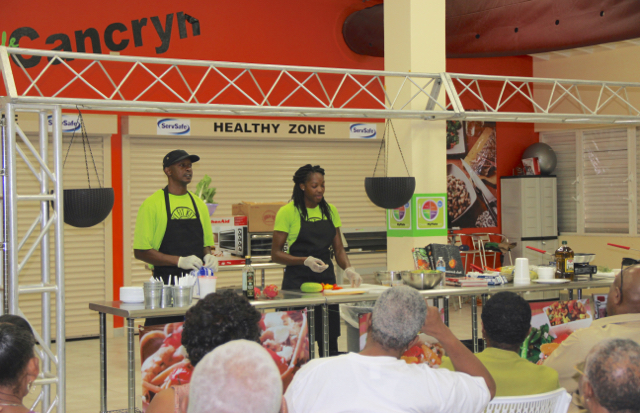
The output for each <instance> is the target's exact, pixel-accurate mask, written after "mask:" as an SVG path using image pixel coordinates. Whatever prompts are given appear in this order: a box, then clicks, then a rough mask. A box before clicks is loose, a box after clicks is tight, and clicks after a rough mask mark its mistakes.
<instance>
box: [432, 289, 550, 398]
mask: <svg viewBox="0 0 640 413" xmlns="http://www.w3.org/2000/svg"><path fill="white" fill-rule="evenodd" d="M530 330H531V307H530V306H529V303H527V301H526V300H525V299H524V298H522V297H520V296H519V295H518V294H515V293H512V292H509V291H503V292H499V293H498V294H495V295H493V296H491V298H490V299H489V300H488V301H487V302H486V304H485V305H484V307H483V308H482V334H483V336H484V339H485V340H486V343H487V348H486V349H485V350H484V351H483V352H481V353H479V354H477V356H478V359H480V361H481V362H482V363H483V364H484V365H485V367H486V368H487V370H489V373H491V375H492V376H493V379H494V380H495V382H496V397H505V396H527V395H531V394H540V393H546V392H549V391H552V390H556V389H558V388H560V383H559V381H558V372H557V371H555V370H553V369H551V368H549V367H545V366H538V365H536V364H533V363H531V362H530V361H528V360H527V359H523V358H521V357H520V346H521V345H522V343H523V342H524V340H525V339H526V338H527V336H528V335H529V331H530ZM440 367H441V368H445V369H448V370H452V371H453V370H454V368H453V365H452V363H451V360H450V359H449V358H448V357H443V359H442V365H441V366H440Z"/></svg>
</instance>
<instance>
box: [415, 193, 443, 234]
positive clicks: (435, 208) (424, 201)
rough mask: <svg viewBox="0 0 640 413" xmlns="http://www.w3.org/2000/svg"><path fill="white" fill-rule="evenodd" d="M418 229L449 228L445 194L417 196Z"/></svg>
mask: <svg viewBox="0 0 640 413" xmlns="http://www.w3.org/2000/svg"><path fill="white" fill-rule="evenodd" d="M415 205H416V211H419V213H418V214H417V215H418V229H419V230H420V229H444V230H446V229H447V222H446V220H445V216H446V214H447V207H446V205H447V198H446V197H443V196H418V197H416V204H415Z"/></svg>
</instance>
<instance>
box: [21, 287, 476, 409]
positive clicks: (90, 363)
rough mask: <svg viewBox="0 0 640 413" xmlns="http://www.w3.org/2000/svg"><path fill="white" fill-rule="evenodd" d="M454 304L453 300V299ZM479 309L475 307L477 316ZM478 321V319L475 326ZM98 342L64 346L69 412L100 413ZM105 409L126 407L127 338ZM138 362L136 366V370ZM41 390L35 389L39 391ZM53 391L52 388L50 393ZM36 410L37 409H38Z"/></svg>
mask: <svg viewBox="0 0 640 413" xmlns="http://www.w3.org/2000/svg"><path fill="white" fill-rule="evenodd" d="M452 301H453V300H452ZM457 308H458V307H457V299H456V306H455V308H454V306H453V303H451V307H450V312H449V314H450V315H449V317H450V326H451V329H452V331H453V332H454V334H455V335H456V336H457V337H458V338H459V339H461V340H464V339H470V338H471V307H470V305H469V304H465V305H463V307H462V310H457ZM480 311H481V307H478V315H479V314H480ZM479 325H480V318H479V317H478V326H479ZM345 329H346V327H345V325H344V323H343V334H342V336H341V337H340V341H339V347H340V350H341V351H346V349H347V341H346V333H345ZM135 344H136V348H135V352H136V355H137V354H139V347H138V338H137V337H136V340H135ZM99 354H100V343H99V341H98V340H97V339H92V340H82V341H72V342H68V343H67V363H66V367H67V386H66V388H67V392H66V399H67V400H66V402H67V409H66V411H67V412H68V413H87V412H96V413H97V412H99V411H100V377H99V373H100V365H99V358H98V357H99ZM107 360H108V365H107V375H108V376H107V377H108V379H107V381H108V390H107V400H108V402H107V409H108V410H119V409H125V408H126V407H127V365H126V362H127V352H126V338H125V337H116V338H110V339H108V340H107ZM138 363H139V361H137V363H136V367H139V364H138ZM139 387H140V369H139V368H137V369H136V395H137V397H136V399H137V405H138V408H140V406H141V402H140V399H139V395H140V388H139ZM39 390H40V389H36V391H39ZM52 391H55V388H54V389H53V390H52ZM36 396H37V392H34V393H33V394H31V395H30V396H29V397H28V399H29V400H25V404H26V405H27V406H29V404H27V403H26V402H27V401H33V400H35V398H36ZM37 410H38V411H39V410H40V408H38V409H37Z"/></svg>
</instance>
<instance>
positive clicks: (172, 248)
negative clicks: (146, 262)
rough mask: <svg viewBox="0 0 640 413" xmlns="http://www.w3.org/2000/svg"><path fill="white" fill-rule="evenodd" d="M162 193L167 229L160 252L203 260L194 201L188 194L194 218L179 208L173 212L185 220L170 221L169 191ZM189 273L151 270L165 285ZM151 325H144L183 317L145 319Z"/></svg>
mask: <svg viewBox="0 0 640 413" xmlns="http://www.w3.org/2000/svg"><path fill="white" fill-rule="evenodd" d="M163 191H164V203H165V207H166V210H167V229H166V230H165V232H164V238H162V244H160V248H159V249H158V251H160V252H161V253H163V254H168V255H177V256H179V257H188V256H190V255H195V256H196V257H198V258H200V259H203V258H204V230H203V229H202V222H200V213H199V212H198V207H197V206H196V201H195V200H194V199H193V196H191V194H190V193H189V192H187V194H188V195H189V198H191V202H192V203H193V212H195V218H193V216H192V211H190V210H189V209H188V208H184V207H179V208H176V209H175V210H174V211H173V212H174V213H176V214H180V213H186V214H187V218H185V219H171V216H172V212H171V206H170V204H169V190H168V188H167V187H165V188H164V189H163ZM187 272H190V271H188V270H183V269H182V268H179V267H176V266H155V267H154V269H153V275H154V276H156V277H160V278H162V280H163V281H164V284H165V285H169V284H171V282H170V278H171V276H173V275H175V276H180V275H181V274H185V273H187ZM147 320H148V321H149V322H150V323H151V324H147V322H146V321H145V325H157V324H167V323H175V322H179V321H183V320H184V317H157V318H152V319H147Z"/></svg>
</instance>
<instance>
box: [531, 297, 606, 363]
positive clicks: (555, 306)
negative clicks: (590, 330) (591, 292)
mask: <svg viewBox="0 0 640 413" xmlns="http://www.w3.org/2000/svg"><path fill="white" fill-rule="evenodd" d="M529 305H530V306H531V332H530V333H529V336H528V337H527V339H526V340H525V342H524V343H523V345H522V348H521V354H523V353H524V347H525V346H526V347H527V360H529V361H531V362H532V363H536V364H542V363H543V362H544V360H545V359H546V358H547V357H549V355H551V353H553V351H554V350H555V349H557V348H558V346H560V343H562V342H563V341H564V340H566V339H567V337H569V335H570V334H571V333H573V332H574V331H576V330H578V329H581V328H586V327H589V326H590V325H591V323H592V322H593V314H594V312H593V305H592V303H591V300H590V299H588V298H584V299H581V300H568V301H538V302H531V303H529Z"/></svg>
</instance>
